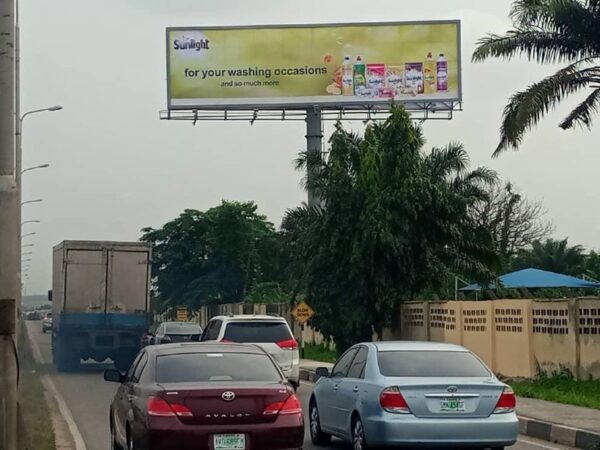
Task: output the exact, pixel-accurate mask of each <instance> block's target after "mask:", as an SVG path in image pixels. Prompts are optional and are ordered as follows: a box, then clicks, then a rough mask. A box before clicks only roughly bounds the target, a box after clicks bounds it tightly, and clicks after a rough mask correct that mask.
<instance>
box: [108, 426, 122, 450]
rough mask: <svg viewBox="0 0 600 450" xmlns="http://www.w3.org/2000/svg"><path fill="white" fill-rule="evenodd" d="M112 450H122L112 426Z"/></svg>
mask: <svg viewBox="0 0 600 450" xmlns="http://www.w3.org/2000/svg"><path fill="white" fill-rule="evenodd" d="M110 448H111V450H122V449H121V446H120V445H119V444H118V442H117V435H116V433H115V427H114V426H112V425H111V426H110Z"/></svg>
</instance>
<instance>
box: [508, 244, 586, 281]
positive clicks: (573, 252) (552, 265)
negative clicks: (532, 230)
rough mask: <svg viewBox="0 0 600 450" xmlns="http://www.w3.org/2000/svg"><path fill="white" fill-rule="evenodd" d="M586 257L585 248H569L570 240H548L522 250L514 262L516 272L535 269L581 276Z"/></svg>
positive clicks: (577, 246)
mask: <svg viewBox="0 0 600 450" xmlns="http://www.w3.org/2000/svg"><path fill="white" fill-rule="evenodd" d="M584 264H585V255H584V254H583V247H582V246H580V245H575V246H573V247H569V244H568V240H567V239H563V240H562V241H557V240H554V239H546V240H545V241H543V242H542V241H535V242H534V243H533V244H532V246H531V249H528V250H522V251H520V252H519V253H518V255H517V257H516V258H515V260H514V262H513V267H514V269H515V270H519V269H526V268H529V267H534V268H536V269H542V270H549V271H551V272H557V273H566V274H569V275H576V276H579V275H580V274H581V273H582V272H583V269H584Z"/></svg>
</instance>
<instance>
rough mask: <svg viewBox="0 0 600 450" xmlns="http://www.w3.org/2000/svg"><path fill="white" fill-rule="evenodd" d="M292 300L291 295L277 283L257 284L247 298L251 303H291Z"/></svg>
mask: <svg viewBox="0 0 600 450" xmlns="http://www.w3.org/2000/svg"><path fill="white" fill-rule="evenodd" d="M290 299H291V298H290V294H289V293H287V292H285V291H284V290H283V288H282V287H281V284H280V283H277V282H276V281H267V282H265V283H255V284H254V285H253V286H252V289H250V293H249V295H248V298H247V300H248V301H249V302H251V303H290Z"/></svg>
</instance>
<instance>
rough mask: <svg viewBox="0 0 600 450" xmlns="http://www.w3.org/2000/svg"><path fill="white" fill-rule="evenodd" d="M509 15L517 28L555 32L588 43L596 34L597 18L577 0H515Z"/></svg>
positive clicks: (585, 5)
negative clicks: (581, 39)
mask: <svg viewBox="0 0 600 450" xmlns="http://www.w3.org/2000/svg"><path fill="white" fill-rule="evenodd" d="M510 16H511V18H512V19H513V22H514V24H515V26H516V27H517V28H521V29H525V30H527V29H529V30H531V29H533V30H544V31H549V32H557V33H560V34H562V35H564V36H572V37H580V38H584V39H585V40H586V41H589V43H590V44H592V43H593V42H594V40H595V38H596V37H597V35H596V32H595V29H594V28H595V27H594V24H596V26H597V20H598V18H597V17H596V16H595V15H594V11H593V10H592V9H590V8H588V5H587V4H585V3H583V2H581V1H580V0H517V1H515V2H514V3H513V7H512V9H511V12H510Z"/></svg>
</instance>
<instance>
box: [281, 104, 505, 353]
mask: <svg viewBox="0 0 600 450" xmlns="http://www.w3.org/2000/svg"><path fill="white" fill-rule="evenodd" d="M330 144H331V150H330V153H329V158H328V160H327V161H324V160H322V159H321V158H320V157H312V156H309V155H307V154H303V155H302V156H301V158H300V159H299V161H298V167H299V168H302V169H308V171H309V173H313V174H315V175H314V176H313V177H310V178H309V179H308V180H307V185H308V186H307V187H308V188H311V189H315V191H316V192H317V193H318V194H319V196H320V197H321V198H322V199H323V202H324V206H323V208H319V207H317V208H308V207H306V206H303V207H300V208H297V209H294V210H291V211H288V212H287V214H286V216H285V218H284V221H283V225H282V228H283V230H282V233H283V237H284V242H285V243H286V244H287V245H288V248H289V249H290V260H291V261H292V265H293V266H294V267H295V268H296V270H297V272H296V277H297V279H298V280H299V284H300V285H301V286H302V288H303V289H304V291H305V292H306V294H307V298H308V301H309V302H310V303H311V305H312V306H313V307H314V308H315V310H316V311H317V312H318V314H317V316H316V317H315V319H314V321H313V322H314V324H315V325H316V326H317V327H318V328H319V329H320V330H321V331H322V332H323V333H324V335H325V336H328V337H332V338H333V339H334V340H335V342H336V344H337V345H338V349H339V350H344V349H345V348H346V347H347V346H349V345H350V344H351V343H354V342H356V341H361V340H370V338H371V335H372V332H373V331H376V332H378V334H380V335H381V330H382V328H383V327H385V326H388V325H390V324H391V323H392V318H393V317H397V316H398V311H399V306H400V303H401V301H403V300H409V299H414V298H415V297H416V296H417V295H418V294H419V293H420V292H422V291H423V290H424V289H425V288H426V287H432V288H439V287H441V285H442V284H443V283H444V280H446V279H447V278H448V276H449V274H450V273H461V274H465V276H466V275H468V276H470V277H472V278H475V279H478V280H480V279H481V280H483V279H486V280H489V279H491V278H492V277H493V274H492V270H491V269H492V268H494V267H495V265H496V264H497V262H498V259H497V257H496V253H495V252H494V250H493V244H492V240H491V236H490V233H489V231H488V230H486V229H485V227H481V226H479V225H477V224H476V223H475V221H474V220H473V219H472V214H471V209H472V207H473V206H474V205H475V204H477V203H478V202H480V201H483V200H484V199H486V198H487V191H488V189H489V186H490V185H491V184H492V183H493V182H495V179H496V178H495V174H494V173H493V172H492V171H490V170H488V169H485V168H478V169H476V170H474V171H468V170H467V166H468V157H467V154H466V152H465V150H464V148H463V147H462V146H461V145H459V144H450V145H448V146H447V147H445V148H441V149H433V150H432V152H431V153H430V154H428V155H425V154H424V153H423V152H422V148H423V145H424V139H423V136H422V134H421V129H420V128H419V127H418V126H415V125H414V124H413V122H412V121H411V119H410V116H409V115H408V114H407V113H406V112H405V111H404V110H403V109H402V108H400V107H394V108H393V110H392V114H391V116H390V117H389V119H388V120H386V121H385V122H382V123H375V124H371V125H370V126H369V127H368V128H367V130H366V132H365V134H364V136H363V137H361V136H358V135H355V134H353V133H349V132H347V131H345V130H344V129H343V128H342V127H341V126H339V125H338V127H337V129H336V131H335V133H334V134H333V135H332V137H331V140H330Z"/></svg>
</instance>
